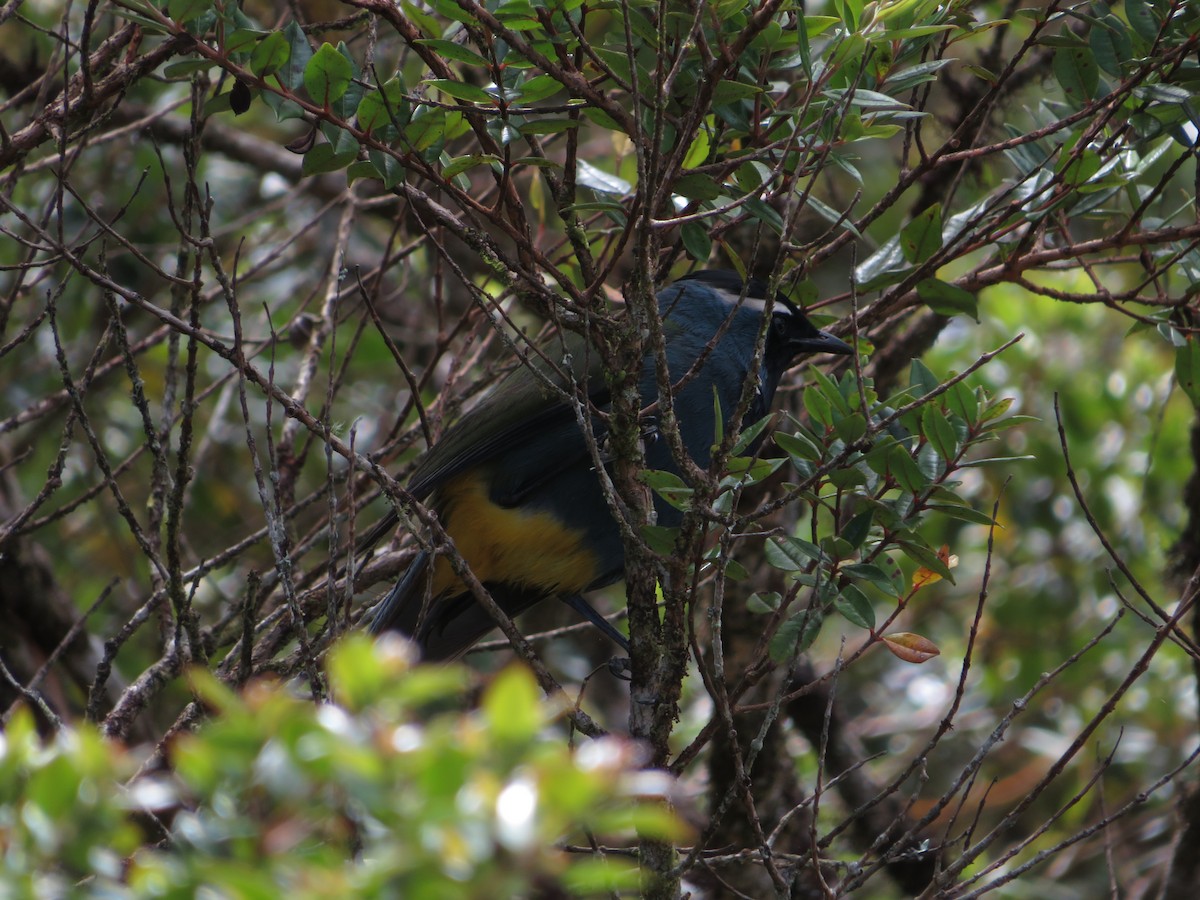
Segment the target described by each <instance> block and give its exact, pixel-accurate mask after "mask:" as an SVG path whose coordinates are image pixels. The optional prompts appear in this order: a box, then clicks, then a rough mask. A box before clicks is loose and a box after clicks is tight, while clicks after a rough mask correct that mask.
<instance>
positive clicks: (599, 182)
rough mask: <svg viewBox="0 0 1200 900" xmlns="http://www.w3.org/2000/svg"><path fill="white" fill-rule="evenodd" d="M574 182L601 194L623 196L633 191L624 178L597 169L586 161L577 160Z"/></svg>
mask: <svg viewBox="0 0 1200 900" xmlns="http://www.w3.org/2000/svg"><path fill="white" fill-rule="evenodd" d="M575 180H576V182H577V183H579V184H580V185H582V186H583V187H586V188H591V189H592V190H593V191H597V192H599V193H601V194H612V195H614V196H624V195H625V194H628V193H629V192H630V191H631V190H633V186H632V185H631V184H630V183H629V182H628V181H626V180H625V179H624V178H620V177H618V176H617V175H613V174H610V173H608V172H605V171H603V170H602V169H597V168H596V167H595V166H593V165H592V164H591V163H589V162H588V161H587V160H583V159H581V160H579V162H578V166H577V168H576V170H575Z"/></svg>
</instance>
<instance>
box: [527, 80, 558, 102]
mask: <svg viewBox="0 0 1200 900" xmlns="http://www.w3.org/2000/svg"><path fill="white" fill-rule="evenodd" d="M562 90H563V84H562V82H561V81H559V80H558V79H557V78H555V77H553V76H552V75H535V76H534V77H533V78H530V79H528V80H527V81H523V82H521V84H520V85H518V86H517V99H518V100H520V102H521V103H540V102H541V101H542V100H546V99H549V98H550V97H553V96H554V95H555V94H557V93H559V92H560V91H562Z"/></svg>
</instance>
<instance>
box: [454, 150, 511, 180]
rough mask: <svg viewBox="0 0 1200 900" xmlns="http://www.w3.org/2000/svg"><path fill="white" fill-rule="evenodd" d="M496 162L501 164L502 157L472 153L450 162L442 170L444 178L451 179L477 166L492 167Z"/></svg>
mask: <svg viewBox="0 0 1200 900" xmlns="http://www.w3.org/2000/svg"><path fill="white" fill-rule="evenodd" d="M496 162H500V157H498V156H496V155H495V154H492V153H472V154H470V155H468V156H458V157H455V158H454V159H452V160H450V162H449V163H447V164H446V167H445V168H444V169H442V177H443V178H446V179H450V178H453V177H454V176H455V175H458V174H460V173H462V172H466V171H467V170H468V169H473V168H475V167H476V166H483V165H490V164H491V163H496Z"/></svg>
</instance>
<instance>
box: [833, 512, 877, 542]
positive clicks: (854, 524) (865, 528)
mask: <svg viewBox="0 0 1200 900" xmlns="http://www.w3.org/2000/svg"><path fill="white" fill-rule="evenodd" d="M874 521H875V511H874V510H873V509H866V510H863V511H862V512H860V513H859V514H858V515H857V516H855V517H854V518H853V519H851V520H850V521H849V522H847V523H846V526H845V527H844V528H843V529H842V530H841V538H842V540H844V541H845V542H846V543H847V544H849V545H850V547H851V548H852V549H854V550H857V549H858V548H859V547H861V546H862V545H863V541H865V540H866V539H867V536H868V535H869V534H870V533H871V525H872V523H874Z"/></svg>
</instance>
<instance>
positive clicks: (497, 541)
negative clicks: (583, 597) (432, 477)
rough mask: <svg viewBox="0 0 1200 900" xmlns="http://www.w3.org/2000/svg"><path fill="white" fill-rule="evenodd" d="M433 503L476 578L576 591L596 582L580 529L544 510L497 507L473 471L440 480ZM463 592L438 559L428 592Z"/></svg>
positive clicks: (548, 590)
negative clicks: (439, 487) (431, 588)
mask: <svg viewBox="0 0 1200 900" xmlns="http://www.w3.org/2000/svg"><path fill="white" fill-rule="evenodd" d="M438 501H439V502H438V507H439V508H440V510H441V516H442V524H443V526H445V528H446V532H447V533H448V534H449V535H450V537H451V538H453V539H454V546H455V547H457V548H458V552H459V553H461V554H462V556H463V559H465V560H466V561H467V563H468V565H470V567H471V571H472V572H474V573H475V577H476V578H478V579H479V580H480V581H482V582H485V583H487V582H491V583H493V584H509V585H526V586H528V587H531V588H536V589H540V590H543V591H545V592H546V593H547V594H577V593H579V592H580V591H582V590H583V589H584V588H586V587H587V586H588V585H589V584H591V583H592V582H593V581H595V580H596V577H597V573H596V557H595V554H593V553H592V552H591V551H590V550H588V549H587V548H586V547H585V546H584V545H583V539H584V534H583V532H581V531H577V530H575V529H572V528H566V527H564V526H563V524H562V523H561V522H559V521H558V520H557V519H555V518H554V516H552V515H550V513H547V512H524V511H522V510H519V509H506V508H504V507H502V506H497V505H496V504H495V503H493V502H492V500H491V499H490V498H489V497H488V492H487V485H486V483H485V481H484V479H483V478H482V477H481V476H480V473H479V472H467V473H466V474H464V475H459V476H458V477H457V478H452V479H451V480H450V481H448V482H446V484H445V485H443V486H442V487H441V489H440V490H439V491H438ZM464 590H466V588H465V586H464V585H463V584H462V582H461V581H460V580H459V578H458V576H457V575H455V574H454V570H453V569H451V568H450V563H449V560H447V559H446V558H445V557H438V559H437V562H436V563H435V564H434V570H433V596H435V597H437V596H440V595H441V594H442V593H443V592H446V591H449V592H451V593H460V592H462V591H464Z"/></svg>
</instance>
